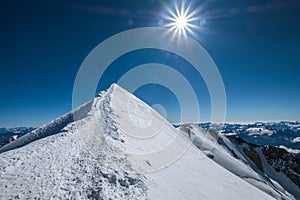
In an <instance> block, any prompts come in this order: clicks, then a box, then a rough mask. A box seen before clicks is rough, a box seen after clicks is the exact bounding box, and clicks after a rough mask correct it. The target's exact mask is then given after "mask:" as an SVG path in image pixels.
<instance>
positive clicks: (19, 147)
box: [0, 84, 294, 200]
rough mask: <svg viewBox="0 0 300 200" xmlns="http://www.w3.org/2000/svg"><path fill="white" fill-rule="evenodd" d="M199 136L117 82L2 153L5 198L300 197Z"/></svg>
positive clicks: (0, 192) (0, 180)
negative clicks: (267, 179)
mask: <svg viewBox="0 0 300 200" xmlns="http://www.w3.org/2000/svg"><path fill="white" fill-rule="evenodd" d="M191 129H192V127H191ZM185 130H187V129H185ZM192 137H193V136H191V135H190V134H187V133H186V132H185V131H184V130H183V129H176V128H174V127H173V126H172V125H171V124H170V123H169V122H168V121H166V120H165V119H164V118H163V117H162V116H160V115H159V114H158V113H157V112H156V111H154V110H153V109H152V108H151V107H150V106H148V105H147V104H145V103H144V102H142V101H141V100H139V99H138V98H136V97H135V96H133V95H132V94H130V93H129V92H127V91H126V90H124V89H122V88H121V87H119V86H118V85H116V84H113V85H112V86H111V87H110V88H109V89H108V90H107V91H105V92H102V93H101V94H99V95H98V96H97V97H96V98H94V99H93V100H92V101H90V102H87V103H86V104H84V105H82V106H80V107H79V108H77V109H75V110H73V111H71V112H70V113H67V114H65V115H63V116H62V117H60V118H57V119H55V120H53V121H51V122H49V123H48V124H45V125H44V126H42V127H40V128H38V129H36V130H34V131H32V132H30V133H27V134H26V135H24V136H22V137H20V138H18V139H17V140H15V141H13V142H11V143H9V144H7V145H5V146H3V147H2V148H0V169H1V171H0V199H239V200H240V199H274V198H276V199H294V197H293V195H291V194H289V193H288V192H287V191H285V190H284V189H283V188H280V187H279V186H277V185H276V183H275V182H271V184H267V183H266V182H264V180H265V179H263V178H261V176H260V175H259V174H255V172H254V171H251V170H250V169H248V168H247V166H246V165H243V164H241V163H237V161H233V160H232V159H231V158H229V154H228V155H227V154H225V153H224V152H225V150H224V149H222V148H221V147H219V146H216V147H208V146H209V144H214V140H218V138H217V137H212V136H211V137H206V138H208V139H207V140H203V138H201V134H198V135H197V134H196V137H195V138H192ZM194 139H196V140H194ZM195 141H196V142H195ZM206 141H209V142H206ZM204 143H205V144H204ZM228 145H229V143H228ZM206 147H207V148H206ZM207 149H210V150H212V151H211V152H212V154H214V155H213V156H215V157H216V158H218V159H217V160H218V161H219V163H227V165H226V166H227V168H229V167H231V166H233V167H236V169H237V170H240V171H239V172H237V173H232V172H230V171H229V170H228V169H226V167H225V168H224V167H222V166H221V165H219V164H218V162H215V161H214V160H213V159H211V158H210V157H211V156H206V155H210V154H208V153H207ZM218 155H221V156H223V155H224V156H225V157H220V156H218ZM226 156H227V157H228V158H227V157H226ZM238 156H239V155H238ZM240 174H245V175H249V178H248V179H249V180H247V181H246V180H245V179H246V177H244V178H243V179H242V178H241V177H240V176H239V175H240ZM253 177H256V179H257V180H254V179H251V178H253ZM275 186H276V187H275Z"/></svg>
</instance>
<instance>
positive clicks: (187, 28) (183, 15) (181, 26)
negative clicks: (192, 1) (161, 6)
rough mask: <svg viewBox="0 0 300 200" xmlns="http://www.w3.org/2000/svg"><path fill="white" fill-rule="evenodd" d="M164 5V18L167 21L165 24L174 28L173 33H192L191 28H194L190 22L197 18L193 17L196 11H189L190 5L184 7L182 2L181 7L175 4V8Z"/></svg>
mask: <svg viewBox="0 0 300 200" xmlns="http://www.w3.org/2000/svg"><path fill="white" fill-rule="evenodd" d="M165 7H166V9H167V15H166V16H165V19H166V20H167V21H168V22H169V23H167V24H165V25H166V27H168V28H170V29H171V30H174V31H175V33H179V34H183V35H185V36H186V33H187V32H190V33H192V28H195V25H193V24H192V22H193V21H195V20H197V18H196V17H195V14H196V11H194V12H190V6H187V7H185V5H184V4H182V5H181V7H179V6H178V5H177V4H175V5H174V8H175V9H170V8H169V7H167V6H165Z"/></svg>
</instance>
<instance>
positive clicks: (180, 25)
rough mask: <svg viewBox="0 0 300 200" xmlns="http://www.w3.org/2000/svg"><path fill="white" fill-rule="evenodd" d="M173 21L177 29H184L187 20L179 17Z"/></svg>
mask: <svg viewBox="0 0 300 200" xmlns="http://www.w3.org/2000/svg"><path fill="white" fill-rule="evenodd" d="M175 20H176V21H175V25H176V26H177V28H179V29H185V28H186V27H187V19H186V18H185V16H179V17H177V18H176V19H175Z"/></svg>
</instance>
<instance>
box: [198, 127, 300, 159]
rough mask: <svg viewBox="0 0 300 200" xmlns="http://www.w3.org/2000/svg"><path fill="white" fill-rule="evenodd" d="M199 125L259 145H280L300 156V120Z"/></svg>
mask: <svg viewBox="0 0 300 200" xmlns="http://www.w3.org/2000/svg"><path fill="white" fill-rule="evenodd" d="M199 127H202V128H204V129H208V128H212V129H216V130H218V131H220V132H221V133H222V134H224V135H226V136H233V137H237V138H241V139H243V140H245V141H247V142H250V143H252V144H256V145H259V146H264V145H269V146H273V147H280V148H281V149H285V150H286V151H288V152H289V153H292V154H294V155H295V156H296V157H299V156H300V122H298V121H295V122H291V121H282V122H256V123H253V124H229V123H225V124H213V123H200V124H199Z"/></svg>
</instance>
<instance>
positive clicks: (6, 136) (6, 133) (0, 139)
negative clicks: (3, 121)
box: [0, 127, 35, 147]
mask: <svg viewBox="0 0 300 200" xmlns="http://www.w3.org/2000/svg"><path fill="white" fill-rule="evenodd" d="M34 129H35V128H33V127H15V128H0V147H2V146H4V145H5V144H8V143H10V142H11V141H14V140H16V139H17V138H18V137H21V136H23V135H25V134H26V133H29V132H31V131H33V130H34Z"/></svg>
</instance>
